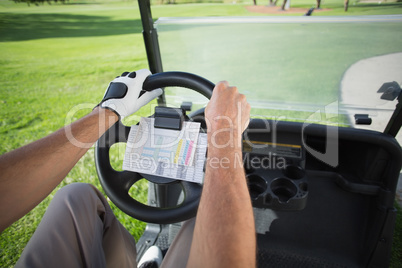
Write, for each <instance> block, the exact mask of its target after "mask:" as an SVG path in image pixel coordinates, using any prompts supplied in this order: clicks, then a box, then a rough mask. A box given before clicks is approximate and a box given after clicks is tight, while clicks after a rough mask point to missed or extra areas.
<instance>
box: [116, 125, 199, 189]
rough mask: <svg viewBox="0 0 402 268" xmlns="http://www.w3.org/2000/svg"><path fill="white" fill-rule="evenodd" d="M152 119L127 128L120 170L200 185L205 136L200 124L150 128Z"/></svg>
mask: <svg viewBox="0 0 402 268" xmlns="http://www.w3.org/2000/svg"><path fill="white" fill-rule="evenodd" d="M154 122H155V119H154V118H141V121H140V124H139V125H135V126H132V127H131V130H130V133H129V137H128V140H127V147H126V152H125V155H124V160H123V170H129V171H134V172H138V173H143V174H150V175H154V176H161V177H165V178H169V179H176V180H184V181H190V182H196V183H202V181H203V178H204V162H205V158H206V150H207V135H206V134H205V133H200V123H197V122H183V126H182V129H181V130H180V131H179V130H171V129H163V128H155V127H154Z"/></svg>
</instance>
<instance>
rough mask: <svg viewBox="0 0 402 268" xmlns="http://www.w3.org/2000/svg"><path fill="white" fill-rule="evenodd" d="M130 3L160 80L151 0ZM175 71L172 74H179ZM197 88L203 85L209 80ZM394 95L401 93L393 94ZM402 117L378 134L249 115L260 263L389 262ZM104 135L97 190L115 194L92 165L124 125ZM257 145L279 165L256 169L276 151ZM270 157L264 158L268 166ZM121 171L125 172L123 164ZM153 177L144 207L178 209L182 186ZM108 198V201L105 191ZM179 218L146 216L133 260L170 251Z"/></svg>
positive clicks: (123, 133)
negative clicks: (136, 10) (333, 155)
mask: <svg viewBox="0 0 402 268" xmlns="http://www.w3.org/2000/svg"><path fill="white" fill-rule="evenodd" d="M138 3H139V8H140V13H141V20H142V25H143V36H144V42H145V48H146V53H147V58H148V64H149V69H150V70H151V72H152V73H153V74H156V76H154V77H153V78H152V79H153V80H158V77H161V76H160V75H159V76H158V74H162V73H163V66H162V58H161V53H160V47H159V42H158V34H157V31H156V29H155V28H154V21H153V19H152V14H151V7H150V1H149V0H139V1H138ZM173 75H178V76H180V73H174V74H173ZM162 76H163V74H162ZM152 79H151V80H152ZM175 79H176V78H175ZM177 79H180V77H178V78H177ZM194 79H198V78H194ZM162 80H163V79H162ZM190 80H191V79H190ZM162 84H163V83H162ZM167 84H169V83H167ZM160 85H161V84H158V83H156V84H155V85H154V87H156V86H160ZM163 85H164V84H163ZM169 85H170V84H169ZM205 85H206V87H207V88H208V87H211V85H210V84H208V82H205ZM150 87H151V89H152V86H150ZM196 90H197V91H198V92H200V91H199V90H198V89H196ZM400 99H402V97H401V93H399V96H398V101H400ZM158 105H160V106H165V105H166V100H165V96H164V95H163V96H161V97H160V98H159V99H158ZM196 115H197V117H195V116H194V114H193V115H191V114H190V115H189V117H190V119H193V120H196V121H197V120H200V122H201V123H205V122H202V119H199V118H200V117H199V116H200V115H201V116H202V111H197V112H196ZM194 118H198V119H194ZM401 123H402V113H401V103H400V102H398V105H397V108H396V110H395V112H394V114H393V116H392V118H391V120H390V122H389V123H388V126H387V128H386V130H385V131H384V133H380V132H375V131H368V130H361V129H355V128H344V127H331V126H325V125H318V124H307V125H306V124H303V123H298V122H285V121H283V122H282V121H279V122H278V121H270V120H265V119H252V120H251V122H250V125H249V128H248V129H247V130H246V132H245V134H244V140H245V141H246V143H244V144H243V153H244V155H243V156H244V167H245V171H246V176H247V180H248V185H249V190H250V198H251V199H252V203H253V208H254V215H255V222H256V231H257V241H258V265H259V266H260V267H265V266H269V267H287V266H288V267H323V266H324V267H387V266H388V265H389V259H390V254H391V247H392V237H393V231H394V225H395V219H396V209H395V208H394V200H395V192H396V187H397V182H398V178H399V173H400V169H401V163H402V150H401V147H400V145H399V144H398V143H397V141H396V140H395V138H394V137H395V136H396V134H397V133H398V131H399V129H400V127H401ZM203 127H205V124H203ZM256 130H258V131H256ZM109 132H110V133H109ZM109 132H107V133H106V134H105V135H104V137H102V138H101V139H100V141H98V145H97V148H96V150H95V158H96V159H97V170H98V175H99V177H100V180H101V184H102V187H104V189H105V192H106V193H107V194H108V196H109V197H111V196H113V194H112V193H111V192H110V191H109V186H108V184H107V182H105V181H107V180H105V178H104V177H105V176H104V175H105V174H104V172H103V171H102V167H103V166H104V165H103V164H100V163H99V161H100V159H104V158H108V152H109V151H108V149H106V150H105V151H102V149H99V148H101V147H106V148H110V147H111V146H112V145H113V144H114V143H116V142H122V141H123V142H126V141H127V137H128V132H129V128H128V127H124V126H122V124H121V123H120V122H119V123H118V124H117V125H116V126H115V127H112V128H111V130H110V131H109ZM111 133H112V134H111ZM113 133H114V134H113ZM116 133H117V134H116ZM247 141H248V142H249V143H247ZM255 142H258V143H259V144H275V146H273V147H274V148H279V149H280V150H281V151H282V152H285V153H284V154H283V155H282V156H283V157H282V159H283V161H284V162H283V165H282V167H281V168H272V167H271V166H270V167H266V166H265V167H264V166H261V167H258V168H256V167H254V166H253V161H256V159H257V160H259V161H264V159H265V160H267V158H265V157H268V155H269V157H271V153H272V152H273V151H272V150H274V149H272V148H271V149H269V150H271V151H265V152H263V153H261V152H260V153H256V152H255V151H253V148H249V147H250V146H251V147H252V146H253V144H255ZM247 146H248V147H247ZM246 147H247V148H246ZM331 149H333V150H335V151H336V155H337V156H338V158H337V159H336V161H337V164H336V165H333V164H331V161H332V160H334V159H332V160H331V159H330V160H329V161H322V160H319V159H318V158H317V155H325V154H326V153H330V152H329V150H331ZM264 154H265V155H264ZM278 160H279V158H276V157H273V158H272V157H271V158H269V161H270V163H272V162H273V161H278ZM267 161H268V160H267ZM123 173H124V174H128V175H127V176H130V175H129V172H128V171H124V172H123ZM151 181H153V180H151ZM153 182H154V183H150V184H149V189H148V204H149V205H150V206H156V207H159V208H172V207H175V206H177V204H178V200H179V198H180V195H181V192H182V188H183V185H182V184H180V183H164V182H158V181H157V180H156V181H153ZM131 183H134V182H133V181H131ZM130 186H131V185H130ZM116 198H117V199H118V197H116ZM111 200H112V201H113V202H115V201H114V199H113V198H112V197H111ZM118 206H119V205H118ZM119 207H120V206H119ZM123 207H124V205H123ZM120 208H121V207H120ZM128 210H130V208H128ZM123 211H124V209H123ZM190 216H192V217H193V216H195V215H193V214H191V213H189V214H187V215H186V217H184V218H185V219H186V218H187V219H188V218H189V217H190ZM185 219H182V218H180V219H178V220H177V221H176V222H175V221H174V220H173V221H172V220H167V221H162V222H157V220H149V222H151V223H148V224H147V226H146V229H145V232H144V234H143V236H142V237H141V238H140V240H139V241H138V243H137V251H138V259H139V258H141V256H142V255H143V254H144V252H145V251H146V250H147V249H148V248H149V247H150V246H152V245H158V246H159V247H160V248H161V249H162V250H163V251H166V250H168V248H169V245H170V244H171V243H172V241H173V239H174V237H175V235H176V234H177V233H178V231H179V230H180V228H181V225H182V223H181V221H183V220H185ZM239 231H241V230H239Z"/></svg>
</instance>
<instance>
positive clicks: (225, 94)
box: [205, 81, 250, 147]
mask: <svg viewBox="0 0 402 268" xmlns="http://www.w3.org/2000/svg"><path fill="white" fill-rule="evenodd" d="M205 119H206V122H207V128H208V135H209V138H210V141H211V142H212V144H211V143H210V144H209V146H211V145H217V147H222V146H223V145H234V146H235V147H237V145H240V141H241V134H242V133H243V131H244V130H245V129H246V128H247V126H248V123H249V122H250V104H249V103H248V102H247V100H246V96H245V95H243V94H240V93H239V91H238V90H237V88H236V87H232V86H229V83H228V82H226V81H223V82H219V83H218V84H216V86H215V88H214V90H213V93H212V97H211V99H210V101H209V103H208V105H207V107H206V108H205ZM228 132H229V133H228ZM228 134H230V135H228ZM228 139H230V140H228ZM232 141H233V142H234V143H232ZM214 143H215V144H214Z"/></svg>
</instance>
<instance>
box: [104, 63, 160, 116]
mask: <svg viewBox="0 0 402 268" xmlns="http://www.w3.org/2000/svg"><path fill="white" fill-rule="evenodd" d="M149 75H151V72H150V71H148V70H146V69H142V70H139V71H136V72H131V73H129V72H124V73H123V74H122V75H121V76H118V77H116V78H115V79H114V80H113V81H112V82H110V84H109V86H108V88H107V89H106V92H105V96H104V97H103V100H102V102H101V103H100V106H101V107H102V108H109V109H111V110H113V111H115V112H116V113H117V114H118V115H119V116H120V117H122V118H124V117H126V116H129V115H131V114H133V113H135V112H136V111H138V110H139V109H140V108H141V107H142V106H144V105H145V104H147V103H148V102H150V101H151V100H153V99H154V98H156V97H158V96H159V95H161V94H162V92H163V91H162V89H160V88H158V89H155V90H152V91H147V92H145V93H143V94H142V95H141V96H140V93H141V90H142V85H143V83H144V81H145V79H146V78H147V77H148V76H149Z"/></svg>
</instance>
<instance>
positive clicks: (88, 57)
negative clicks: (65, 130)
mask: <svg viewBox="0 0 402 268" xmlns="http://www.w3.org/2000/svg"><path fill="white" fill-rule="evenodd" d="M260 2H261V1H259V3H260ZM341 2H342V1H341ZM341 2H339V1H335V0H331V1H326V2H324V3H323V7H324V8H325V7H329V8H331V9H332V10H331V11H328V12H322V13H321V14H322V15H346V14H345V12H344V11H343V7H342V3H341ZM247 4H251V3H250V2H242V3H241V4H236V5H233V4H226V5H223V4H216V3H212V4H211V3H205V4H199V5H194V4H183V5H155V6H154V7H153V16H154V17H155V18H158V17H161V16H166V17H169V16H195V15H197V16H229V15H230V16H255V15H260V14H254V13H253V14H251V13H248V12H247V11H246V10H245V9H244V5H247ZM260 4H262V2H261V3H260ZM353 4H354V5H353ZM293 5H294V6H303V7H307V8H308V7H310V6H311V5H312V3H311V2H307V1H304V0H297V1H296V0H295V1H292V6H293ZM400 13H402V5H401V4H400V3H390V4H387V3H384V4H381V5H378V4H375V5H373V4H359V3H357V2H353V1H351V4H350V9H349V12H348V13H347V15H357V14H358V15H369V14H400ZM0 67H1V71H0V135H1V141H0V154H4V153H6V152H8V151H11V150H13V149H15V148H18V147H20V146H22V145H24V144H27V143H29V142H32V141H34V140H37V139H39V138H41V137H44V136H46V135H47V134H49V133H51V132H53V131H55V130H56V129H58V128H60V127H63V126H64V125H65V122H66V115H67V113H68V112H69V111H70V110H72V109H74V107H76V106H77V105H81V104H83V103H86V104H88V107H92V106H94V105H95V104H97V103H98V102H99V101H100V99H101V98H102V96H103V93H104V90H105V88H106V86H107V84H108V83H109V82H110V80H111V79H113V77H115V76H116V75H118V74H119V73H121V72H123V71H126V70H137V69H141V68H147V60H146V54H145V48H144V45H143V40H142V34H141V23H140V15H139V11H138V8H137V3H135V2H131V1H130V2H128V1H126V2H119V1H115V2H113V1H110V2H101V1H97V2H91V1H73V0H70V2H69V3H68V4H66V5H61V4H52V5H47V4H45V5H41V6H31V7H28V6H27V5H26V4H23V3H20V4H15V3H13V2H11V1H9V0H0ZM89 110H90V109H89V108H88V109H84V110H82V111H80V112H79V113H77V114H76V115H74V118H79V117H81V116H82V115H84V114H85V113H86V112H88V111H89ZM150 113H151V111H149V108H148V107H145V108H143V109H142V110H141V111H140V112H139V113H138V115H137V117H135V118H133V121H135V120H136V119H138V116H141V115H142V116H146V115H148V114H150ZM123 149H124V148H121V147H118V146H116V147H115V148H113V151H114V153H113V154H112V160H113V163H114V164H113V165H115V166H116V167H118V166H119V163H121V159H122V154H123ZM72 182H88V183H92V184H94V185H95V186H96V187H97V188H98V189H101V186H100V184H99V182H98V179H97V175H96V172H95V166H94V162H93V149H90V150H89V152H88V153H87V154H86V155H85V156H84V157H83V158H82V159H81V160H80V161H79V163H78V164H77V165H76V167H75V168H74V169H73V170H72V171H71V172H70V173H69V174H68V176H67V178H66V179H65V180H64V182H63V183H62V184H61V185H60V186H59V187H58V188H57V189H59V188H60V187H62V186H64V185H65V184H68V183H72ZM57 189H56V190H57ZM56 190H55V191H56ZM55 191H54V192H53V193H52V194H51V195H50V196H49V197H48V198H46V199H45V200H44V201H43V202H42V203H41V204H40V205H38V206H37V207H36V208H35V209H34V210H32V211H31V212H30V213H28V214H27V215H26V216H25V217H23V218H22V219H20V220H19V221H18V222H16V223H14V224H13V225H12V226H11V227H9V228H8V229H6V230H5V231H4V232H3V233H2V234H1V236H0V267H12V266H13V265H14V263H15V262H16V261H17V259H18V258H19V255H20V253H21V252H22V250H23V248H24V246H25V244H26V243H27V241H28V240H29V239H30V237H31V235H32V234H33V232H34V230H35V228H36V226H37V224H38V223H39V221H40V219H41V217H42V215H43V213H44V212H45V210H46V207H47V206H48V204H49V202H50V200H51V198H52V196H53V195H54V193H55ZM131 194H132V195H135V196H137V198H138V199H140V200H142V201H145V199H146V184H145V183H141V184H138V185H136V186H135V187H133V188H132V190H131ZM111 206H112V208H113V210H114V212H115V214H116V216H117V218H118V219H119V220H120V221H121V222H122V223H123V224H124V225H125V227H126V228H127V229H128V230H129V231H130V232H131V233H132V234H133V236H134V237H135V238H136V239H138V238H139V237H140V236H141V233H142V231H143V228H144V225H145V224H144V223H141V222H138V221H135V220H133V219H132V218H130V217H128V216H126V215H125V214H124V213H122V212H120V211H119V210H118V209H117V208H116V207H114V205H113V204H111ZM399 215H400V213H399ZM400 221H401V220H400V216H399V222H400ZM399 226H400V223H399ZM398 228H399V230H400V229H401V227H398ZM399 241H400V240H399ZM400 244H401V243H400V242H399V244H398V245H397V246H399V249H400ZM399 260H400V259H399ZM400 261H402V260H400ZM394 267H397V266H394Z"/></svg>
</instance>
